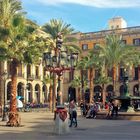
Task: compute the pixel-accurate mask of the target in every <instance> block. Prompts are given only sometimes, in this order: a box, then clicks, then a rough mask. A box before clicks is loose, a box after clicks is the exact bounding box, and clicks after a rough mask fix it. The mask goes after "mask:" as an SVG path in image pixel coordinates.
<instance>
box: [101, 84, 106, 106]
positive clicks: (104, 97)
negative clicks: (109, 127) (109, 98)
mask: <svg viewBox="0 0 140 140" xmlns="http://www.w3.org/2000/svg"><path fill="white" fill-rule="evenodd" d="M102 100H103V105H105V101H106V94H105V87H104V84H102Z"/></svg>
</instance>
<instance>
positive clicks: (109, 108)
mask: <svg viewBox="0 0 140 140" xmlns="http://www.w3.org/2000/svg"><path fill="white" fill-rule="evenodd" d="M112 108H113V106H112V104H111V103H110V102H108V103H107V102H105V110H106V118H107V119H108V118H110V116H111V111H112Z"/></svg>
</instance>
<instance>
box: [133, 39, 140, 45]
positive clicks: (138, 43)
mask: <svg viewBox="0 0 140 140" xmlns="http://www.w3.org/2000/svg"><path fill="white" fill-rule="evenodd" d="M133 44H134V45H135V46H140V38H136V39H133Z"/></svg>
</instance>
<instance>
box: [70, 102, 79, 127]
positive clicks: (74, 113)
mask: <svg viewBox="0 0 140 140" xmlns="http://www.w3.org/2000/svg"><path fill="white" fill-rule="evenodd" d="M69 109H70V110H69V114H70V125H69V127H72V125H73V124H75V127H77V107H76V104H75V102H74V100H72V101H71V102H70V104H69Z"/></svg>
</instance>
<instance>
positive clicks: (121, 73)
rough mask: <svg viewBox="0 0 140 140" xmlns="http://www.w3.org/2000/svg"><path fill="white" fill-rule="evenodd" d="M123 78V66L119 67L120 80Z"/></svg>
mask: <svg viewBox="0 0 140 140" xmlns="http://www.w3.org/2000/svg"><path fill="white" fill-rule="evenodd" d="M123 79H124V68H120V80H121V81H122V80H123Z"/></svg>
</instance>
